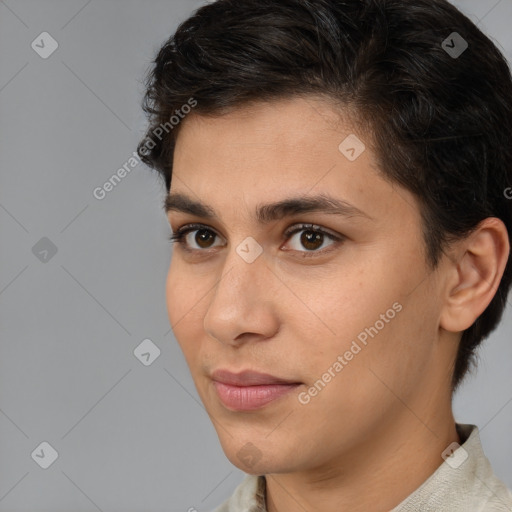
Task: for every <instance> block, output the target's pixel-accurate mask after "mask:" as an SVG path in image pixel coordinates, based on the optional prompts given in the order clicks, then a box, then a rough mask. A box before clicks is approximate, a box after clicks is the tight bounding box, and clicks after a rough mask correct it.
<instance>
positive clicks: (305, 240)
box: [301, 231, 323, 250]
mask: <svg viewBox="0 0 512 512" xmlns="http://www.w3.org/2000/svg"><path fill="white" fill-rule="evenodd" d="M317 242H320V243H319V244H318V243H317ZM322 242H323V234H322V233H317V232H315V231H304V232H303V233H302V236H301V243H302V245H303V246H304V247H305V248H306V249H308V250H315V249H318V247H321V246H322Z"/></svg>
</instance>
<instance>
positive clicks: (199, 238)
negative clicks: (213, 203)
mask: <svg viewBox="0 0 512 512" xmlns="http://www.w3.org/2000/svg"><path fill="white" fill-rule="evenodd" d="M212 240H213V233H211V232H210V231H208V230H207V229H199V230H198V231H197V233H196V236H195V241H196V243H197V245H199V246H200V247H202V248H205V247H206V248H208V247H209V246H208V242H209V241H212ZM203 244H204V245H203Z"/></svg>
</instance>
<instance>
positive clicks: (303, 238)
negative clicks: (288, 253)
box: [285, 224, 343, 256]
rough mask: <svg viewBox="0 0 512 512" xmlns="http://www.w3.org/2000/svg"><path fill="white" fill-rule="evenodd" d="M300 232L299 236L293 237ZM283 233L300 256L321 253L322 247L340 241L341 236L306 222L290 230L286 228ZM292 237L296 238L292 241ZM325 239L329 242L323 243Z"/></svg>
mask: <svg viewBox="0 0 512 512" xmlns="http://www.w3.org/2000/svg"><path fill="white" fill-rule="evenodd" d="M298 233H301V235H300V237H294V235H296V234H298ZM285 235H286V236H287V237H288V238H289V239H290V241H291V242H292V244H291V245H292V247H291V248H292V249H293V250H294V251H297V252H299V253H302V256H310V255H309V254H308V253H313V254H311V256H314V255H315V253H319V254H321V253H323V252H324V251H323V250H320V249H323V248H324V247H328V246H330V245H335V244H336V243H337V242H341V241H342V240H343V237H341V236H336V235H334V234H331V233H327V232H326V231H324V230H323V229H320V228H319V227H317V226H314V225H313V224H306V225H302V226H299V227H296V228H293V229H291V230H288V231H287V232H286V233H285ZM294 238H295V239H296V240H295V241H294ZM326 241H330V242H331V243H330V244H327V245H325V242H326Z"/></svg>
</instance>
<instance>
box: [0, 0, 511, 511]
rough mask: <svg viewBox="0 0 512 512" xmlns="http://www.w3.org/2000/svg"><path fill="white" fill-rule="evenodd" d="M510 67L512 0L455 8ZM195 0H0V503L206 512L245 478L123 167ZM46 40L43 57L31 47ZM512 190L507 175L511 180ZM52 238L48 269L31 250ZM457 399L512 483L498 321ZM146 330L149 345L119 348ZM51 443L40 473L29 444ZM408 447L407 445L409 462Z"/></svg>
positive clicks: (506, 331) (141, 185) (504, 340)
mask: <svg viewBox="0 0 512 512" xmlns="http://www.w3.org/2000/svg"><path fill="white" fill-rule="evenodd" d="M456 4H457V5H458V6H459V7H460V8H461V9H462V10H463V11H465V12H466V13H467V14H468V15H469V16H470V17H471V18H472V19H473V20H474V21H475V22H477V23H478V24H479V26H480V27H481V28H482V29H483V30H484V31H485V32H486V33H487V34H489V35H490V36H492V37H493V38H494V40H495V41H496V42H497V43H498V44H499V45H500V47H501V48H502V49H503V51H504V53H505V54H506V56H507V58H508V59H509V62H510V61H511V60H512V35H511V32H510V30H509V27H510V22H511V20H512V0H501V1H496V0H489V1H487V0H485V1H482V0H471V1H469V0H468V1H464V0H460V1H457V2H456ZM200 5H201V4H200V2H197V1H193V0H165V1H162V0H145V1H142V0H122V1H121V0H103V1H101V0H92V1H87V0H65V1H64V0H61V1H58V0H32V1H28V0H3V1H0V58H1V65H0V170H1V186H0V226H1V240H2V248H1V250H0V329H1V344H0V347H1V353H0V409H1V410H0V511H1V512H6V511H9V512H11V511H12V512H14V511H32V512H36V511H53V512H58V511H70V510H73V511H75V512H81V511H84V512H85V511H97V510H100V511H104V512H109V511H112V512H113V511H127V512H128V511H169V512H180V511H187V510H188V509H189V508H191V507H194V508H195V509H197V510H198V511H199V512H202V511H207V510H211V509H213V508H214V507H215V506H217V505H218V504H219V503H221V502H222V501H223V500H224V499H226V498H227V497H228V496H229V495H230V494H231V493H232V491H233V489H234V488H235V487H236V485H237V484H238V483H239V482H240V481H241V479H242V478H243V476H244V474H243V473H242V472H241V471H239V470H238V469H237V468H236V467H234V466H232V465H231V464H230V462H229V461H228V460H227V459H226V457H225V456H224V454H223V452H222V449H221V447H220V444H219V442H218V439H217V436H216V433H215V430H214V428H213V426H212V425H211V423H210V420H209V418H208V416H207V414H206V413H205V411H204V409H203V407H202V404H201V403H200V401H199V398H198V395H197V393H196V390H195V388H194V384H193V381H192V379H191V377H190V376H189V372H188V368H187V366H186V363H185V360H184V358H183V356H182V354H181V352H180V350H179V348H178V345H177V343H176V341H175V339H174V337H173V335H172V333H171V332H170V330H169V323H168V318H167V311H166V305H165V295H164V284H165V277H166V273H167V269H168V265H169V259H170V256H171V249H170V245H169V243H168V241H167V238H166V237H167V235H168V233H169V227H168V225H167V221H166V219H165V216H164V214H163V212H162V210H161V208H160V205H161V200H162V194H163V187H162V186H161V182H160V181H159V180H158V179H157V177H156V175H155V173H153V172H151V171H150V170H148V169H147V168H146V167H144V166H143V165H139V166H137V167H136V168H135V169H134V170H133V171H132V172H131V173H130V174H129V175H128V176H126V178H125V179H124V180H123V181H122V182H121V183H120V184H119V185H118V186H117V187H116V188H115V189H114V190H113V191H112V192H110V193H109V194H108V195H107V197H106V198H105V199H104V200H102V201H99V200H97V199H95V198H94V197H93V194H92V191H93V189H94V188H95V187H98V186H101V185H102V184H103V183H104V182H105V181H106V180H107V179H108V178H109V177H110V176H111V175H112V174H113V173H115V172H116V171H117V169H119V168H120V167H121V166H122V165H123V164H124V163H125V162H126V161H127V160H128V159H129V158H130V156H131V154H132V152H133V151H134V150H135V147H136V144H137V142H138V141H139V139H140V137H141V135H142V134H143V130H144V127H145V118H144V116H143V113H142V111H141V108H140V101H141V98H142V93H143V86H142V79H143V76H144V72H145V71H146V69H147V67H148V66H149V64H150V61H151V60H152V59H153V58H154V56H155V52H156V51H157V49H158V48H159V46H160V45H161V43H163V41H164V40H165V39H167V37H168V36H169V35H170V34H171V33H172V32H173V31H174V30H175V29H176V27H177V25H178V24H179V23H180V22H181V21H183V20H184V19H186V18H187V17H188V16H189V15H190V14H191V13H192V11H193V10H195V9H196V8H197V7H199V6H200ZM44 31H47V32H49V33H50V34H51V35H52V36H53V37H54V38H55V39H56V40H57V42H58V44H59V47H58V49H57V51H55V53H53V54H52V55H51V56H50V57H49V58H48V59H42V58H41V57H40V56H39V55H38V54H37V53H36V52H35V51H34V50H33V49H32V48H31V43H32V41H33V40H35V39H36V37H37V36H39V34H41V33H42V32H44ZM510 185H512V184H510ZM43 237H47V238H49V239H50V240H51V241H52V242H53V244H55V246H56V247H57V253H56V254H55V255H54V256H53V257H51V258H50V259H49V260H48V261H47V262H46V263H43V262H41V261H40V260H39V259H38V258H36V257H35V255H34V254H33V252H32V247H33V246H34V245H35V244H36V243H37V242H38V241H39V240H40V239H41V238H43ZM508 308H509V309H508V310H507V311H506V314H505V318H504V321H503V323H502V325H501V326H500V328H499V329H498V331H496V332H495V334H493V336H492V337H491V338H490V339H489V340H488V341H487V342H486V343H485V346H484V348H483V350H481V362H480V367H479V372H478V374H477V375H476V376H475V377H472V378H471V379H468V380H467V382H466V384H465V386H464V387H463V389H462V390H461V391H460V392H459V393H458V394H457V396H456V399H455V411H456V419H457V420H458V421H459V422H462V423H475V424H477V425H479V426H480V428H481V435H482V440H483V444H484V449H485V451H486V453H487V455H488V457H489V458H490V460H491V462H492V464H493V466H494V468H495V471H496V473H497V474H498V475H499V476H500V477H501V478H502V479H503V480H504V481H505V482H506V483H507V484H508V485H509V486H512V466H511V463H510V461H511V460H512V442H511V440H510V434H511V432H512V404H511V401H512V386H511V383H512V379H511V371H510V368H511V362H512V344H511V343H510V332H511V330H512V316H511V308H510V300H509V306H508ZM146 338H149V339H151V340H152V341H153V342H154V343H155V345H157V346H158V347H159V348H160V350H161V355H160V357H159V358H157V359H156V360H155V361H154V362H153V363H152V364H151V365H150V366H144V365H143V364H142V363H141V362H140V361H139V360H138V359H136V357H135V356H134V354H133V351H134V349H135V347H136V346H137V345H138V344H139V343H140V342H141V341H142V340H144V339H146ZM43 441H47V442H49V443H50V444H51V445H52V446H53V447H54V448H55V449H56V450H57V452H58V454H59V456H58V458H57V460H56V461H55V462H54V463H53V464H52V465H51V466H50V467H49V468H48V469H42V468H40V467H39V465H37V464H36V462H35V461H34V460H33V459H32V458H31V453H32V452H33V451H34V449H36V447H38V445H39V444H40V443H41V442H43ZM413 456H414V454H411V457H413Z"/></svg>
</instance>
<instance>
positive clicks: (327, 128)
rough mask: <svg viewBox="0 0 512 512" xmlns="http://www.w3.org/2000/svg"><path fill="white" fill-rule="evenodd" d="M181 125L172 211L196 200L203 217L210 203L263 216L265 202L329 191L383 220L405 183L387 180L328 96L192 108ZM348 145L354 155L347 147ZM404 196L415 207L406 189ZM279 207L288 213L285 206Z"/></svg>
mask: <svg viewBox="0 0 512 512" xmlns="http://www.w3.org/2000/svg"><path fill="white" fill-rule="evenodd" d="M182 123H183V124H182V126H181V127H180V134H179V136H178V138H177V142H176V147H175V152H174V161H173V179H172V181H171V191H170V192H171V194H170V196H171V198H172V196H173V194H174V195H175V199H174V200H172V199H171V200H167V201H166V207H167V208H169V209H171V207H173V206H177V210H178V209H181V211H185V210H186V209H187V208H188V209H189V213H192V210H191V208H192V203H193V202H195V203H196V204H195V205H194V206H193V208H194V210H195V213H198V212H199V208H200V207H201V205H200V203H201V204H202V207H203V208H202V209H203V211H202V214H201V216H208V215H205V214H206V211H205V210H206V209H205V207H206V206H211V207H212V208H210V210H211V209H216V208H217V209H221V210H223V209H224V210H225V209H233V211H234V212H235V211H237V210H238V211H241V210H243V211H247V209H248V210H249V211H251V212H254V216H255V218H257V219H258V220H259V221H261V220H262V219H264V218H265V216H266V215H267V216H268V213H269V211H270V210H269V209H268V208H267V209H266V213H265V209H264V208H263V209H262V208H260V209H259V211H258V207H259V206H260V207H261V206H262V205H263V204H268V203H273V204H274V206H273V207H272V209H273V213H274V214H275V212H276V211H277V210H276V203H278V202H283V201H285V200H287V199H290V198H302V199H303V200H304V199H307V198H308V197H313V196H315V197H317V199H318V196H323V197H324V198H325V197H329V198H331V199H332V200H333V201H336V200H338V201H339V203H341V202H345V203H347V204H346V205H345V206H347V209H346V212H347V213H348V215H347V216H350V215H352V216H357V214H358V213H361V212H364V214H366V215H367V216H368V217H369V218H372V217H373V218H377V217H382V216H383V215H384V214H385V212H386V211H388V212H389V211H390V205H389V202H390V201H391V196H392V195H393V194H395V195H396V192H395V190H397V189H398V188H400V187H398V185H396V186H391V185H390V183H389V182H388V181H386V180H384V179H383V177H382V176H381V174H380V172H379V169H378V167H377V164H376V159H375V158H374V154H373V151H372V149H371V143H370V141H369V140H367V139H366V136H365V135H364V134H362V133H360V132H359V131H358V130H357V126H355V124H354V123H353V122H350V121H349V116H348V115H343V114H340V113H339V112H338V111H336V110H334V107H333V106H332V104H329V103H328V102H327V101H325V100H324V99H322V98H320V99H318V98H291V99H287V100H279V101H275V102H265V103H264V102H261V103H258V104H252V105H249V106H246V107H243V108H240V109H235V110H233V111H232V112H230V113H228V114H225V115H222V116H203V115H200V114H197V113H194V114H192V115H190V116H189V117H187V118H186V119H185V120H184V121H183V122H182ZM346 141H348V142H346ZM358 144H359V145H358ZM347 145H348V146H353V149H354V151H355V152H356V155H355V156H356V158H349V157H352V156H353V152H352V153H349V154H348V155H347V153H346V151H345V152H344V150H346V149H347ZM349 149H351V148H350V147H349ZM178 194H179V196H180V197H179V198H178ZM400 195H401V196H402V197H403V198H405V199H406V200H408V201H409V205H410V206H415V200H414V198H413V197H412V196H411V195H410V194H409V193H408V191H406V190H405V189H404V190H401V191H400ZM408 195H409V197H407V196H408ZM395 200H396V198H395ZM177 203H180V204H179V205H177ZM185 203H188V204H185ZM302 206H304V205H302ZM324 206H326V205H325V204H324ZM337 206H338V207H339V206H340V204H338V205H337ZM295 207H297V204H295ZM278 208H281V211H283V210H282V208H283V205H281V206H279V207H278ZM284 208H285V209H288V210H289V211H291V209H293V206H290V205H288V206H284ZM350 208H352V210H351V211H350ZM338 209H339V208H338ZM210 213H211V212H210ZM272 216H274V217H275V215H273V214H271V215H270V217H272Z"/></svg>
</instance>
